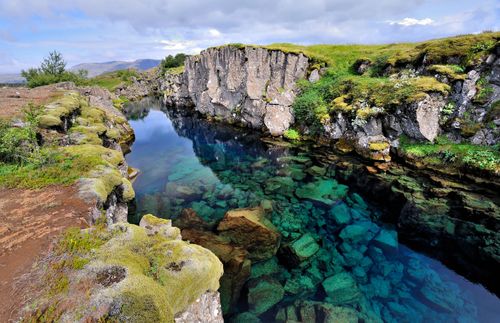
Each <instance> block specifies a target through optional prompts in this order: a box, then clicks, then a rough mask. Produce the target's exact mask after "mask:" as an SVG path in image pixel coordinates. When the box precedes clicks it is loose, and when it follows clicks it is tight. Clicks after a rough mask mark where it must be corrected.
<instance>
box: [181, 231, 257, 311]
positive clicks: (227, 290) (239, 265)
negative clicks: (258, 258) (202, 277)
mask: <svg viewBox="0 0 500 323" xmlns="http://www.w3.org/2000/svg"><path fill="white" fill-rule="evenodd" d="M182 237H183V239H184V240H189V241H190V242H192V243H195V244H197V245H200V246H202V247H204V248H207V249H208V250H210V251H211V252H213V253H214V254H215V255H216V256H217V257H218V258H219V259H220V261H221V262H222V264H223V266H224V275H223V276H222V278H221V280H220V288H219V292H220V293H221V303H222V311H223V312H224V313H229V312H230V310H231V309H232V308H234V305H235V304H236V302H237V301H238V299H239V297H240V293H241V290H242V288H243V285H244V284H245V282H246V280H247V279H248V278H249V277H250V266H251V261H250V260H249V259H248V252H247V251H246V250H245V249H243V248H240V247H235V246H233V245H231V243H230V242H229V241H226V240H224V239H223V238H221V237H219V236H217V235H216V234H214V233H212V232H203V231H199V230H193V229H184V230H182Z"/></svg>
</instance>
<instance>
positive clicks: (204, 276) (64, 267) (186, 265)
mask: <svg viewBox="0 0 500 323" xmlns="http://www.w3.org/2000/svg"><path fill="white" fill-rule="evenodd" d="M147 218H148V221H149V222H148V223H153V222H154V223H159V224H160V226H162V225H165V222H163V221H162V220H161V219H157V218H154V217H153V216H148V217H147ZM155 221H156V222H155ZM51 261H52V262H53V263H52V264H51V265H50V266H48V267H47V268H49V269H47V272H46V273H45V276H46V277H52V279H49V280H48V281H47V282H40V283H41V284H42V285H44V288H45V294H44V295H42V296H41V297H39V298H38V299H37V300H36V302H35V303H34V304H33V305H32V308H34V309H35V310H33V311H32V312H30V313H29V314H28V317H29V318H30V319H34V320H37V321H59V320H61V319H62V318H64V321H68V322H69V321H71V322H84V321H96V322H97V321H119V322H173V321H174V316H175V315H176V314H178V313H181V312H183V311H184V310H186V309H187V308H188V307H189V306H190V305H191V304H192V303H194V302H195V301H196V300H197V299H198V298H200V296H202V295H204V294H205V292H207V291H217V289H218V288H219V278H220V277H221V276H222V273H223V269H222V263H221V262H220V261H219V259H218V258H217V257H216V256H215V255H214V254H213V253H212V252H210V251H209V250H207V249H205V248H203V247H200V246H198V245H194V244H190V243H188V242H185V241H182V240H178V239H172V238H169V237H167V236H165V235H163V234H161V233H160V232H159V233H152V232H151V231H148V230H147V229H145V228H142V227H139V226H136V225H132V224H125V223H123V224H122V223H120V224H115V225H113V226H111V227H110V228H109V229H105V228H104V227H102V228H100V227H95V228H92V229H88V230H84V231H81V232H80V231H76V232H75V231H73V232H72V233H71V234H69V235H66V236H65V237H64V238H63V239H62V240H61V241H60V242H59V244H58V246H57V248H56V252H55V255H53V257H52V258H51ZM56 277H57V278H58V279H56ZM61 281H63V282H64V286H61Z"/></svg>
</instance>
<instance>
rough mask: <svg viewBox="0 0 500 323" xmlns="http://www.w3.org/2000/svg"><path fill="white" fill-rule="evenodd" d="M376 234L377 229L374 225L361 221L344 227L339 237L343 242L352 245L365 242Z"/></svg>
mask: <svg viewBox="0 0 500 323" xmlns="http://www.w3.org/2000/svg"><path fill="white" fill-rule="evenodd" d="M377 232H378V227H377V225H376V224H375V223H373V222H370V221H362V222H356V223H354V224H351V225H348V226H347V227H345V228H344V229H343V230H342V231H340V234H339V237H340V238H342V240H344V241H348V242H352V243H357V242H362V241H364V242H366V241H370V240H371V239H373V237H374V236H375V234H376V233H377Z"/></svg>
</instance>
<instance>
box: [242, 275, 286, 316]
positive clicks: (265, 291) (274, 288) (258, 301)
mask: <svg viewBox="0 0 500 323" xmlns="http://www.w3.org/2000/svg"><path fill="white" fill-rule="evenodd" d="M283 296H285V290H284V289H283V286H281V284H280V283H279V282H278V281H277V280H276V279H273V278H271V277H261V278H259V279H253V280H251V281H250V282H249V283H248V306H249V307H250V311H251V312H253V313H255V314H262V313H264V312H266V311H267V310H269V309H270V308H271V307H273V306H274V305H276V304H277V303H279V302H280V301H281V300H282V299H283Z"/></svg>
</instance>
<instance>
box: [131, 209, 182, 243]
mask: <svg viewBox="0 0 500 323" xmlns="http://www.w3.org/2000/svg"><path fill="white" fill-rule="evenodd" d="M139 226H140V227H141V228H144V230H145V231H146V234H147V235H148V236H152V235H155V234H160V235H162V236H164V237H165V238H167V239H173V240H181V238H182V237H181V230H179V228H176V227H172V221H171V220H167V219H160V218H157V217H155V216H154V215H152V214H146V215H144V216H143V217H142V219H141V222H140V223H139Z"/></svg>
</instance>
